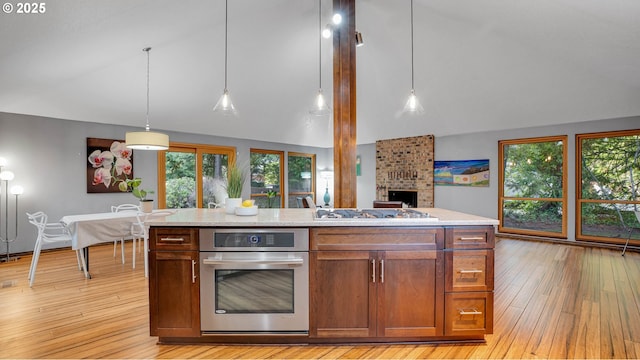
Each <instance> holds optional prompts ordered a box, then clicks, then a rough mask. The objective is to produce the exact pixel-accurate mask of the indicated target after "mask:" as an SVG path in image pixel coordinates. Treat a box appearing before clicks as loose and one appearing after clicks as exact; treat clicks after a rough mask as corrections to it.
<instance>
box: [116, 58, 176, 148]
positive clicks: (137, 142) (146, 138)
mask: <svg viewBox="0 0 640 360" xmlns="http://www.w3.org/2000/svg"><path fill="white" fill-rule="evenodd" d="M142 51H144V52H146V53H147V125H146V126H145V131H135V132H128V133H126V135H125V145H126V147H128V148H129V149H136V150H167V149H168V148H169V135H167V134H162V133H158V132H153V131H149V51H151V48H150V47H146V48H144V49H142Z"/></svg>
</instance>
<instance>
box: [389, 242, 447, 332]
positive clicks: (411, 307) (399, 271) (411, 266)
mask: <svg viewBox="0 0 640 360" xmlns="http://www.w3.org/2000/svg"><path fill="white" fill-rule="evenodd" d="M379 264H380V265H379V282H378V305H377V307H378V334H377V335H378V336H385V337H420V336H439V335H442V334H443V332H444V330H443V329H444V315H443V314H444V261H443V255H442V251H386V252H380V253H379Z"/></svg>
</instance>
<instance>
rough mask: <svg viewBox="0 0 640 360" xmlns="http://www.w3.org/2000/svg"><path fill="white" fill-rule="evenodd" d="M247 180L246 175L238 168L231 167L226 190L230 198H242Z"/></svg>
mask: <svg viewBox="0 0 640 360" xmlns="http://www.w3.org/2000/svg"><path fill="white" fill-rule="evenodd" d="M245 180H246V174H245V172H244V171H242V170H241V169H240V168H239V167H238V166H236V165H233V166H230V167H229V170H228V174H227V185H226V187H225V188H226V190H227V194H229V197H230V198H240V197H242V186H243V185H244V182H245Z"/></svg>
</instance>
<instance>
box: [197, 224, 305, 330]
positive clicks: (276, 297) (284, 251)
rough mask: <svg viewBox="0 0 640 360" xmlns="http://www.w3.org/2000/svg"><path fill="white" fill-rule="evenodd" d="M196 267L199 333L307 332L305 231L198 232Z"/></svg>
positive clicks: (209, 229)
mask: <svg viewBox="0 0 640 360" xmlns="http://www.w3.org/2000/svg"><path fill="white" fill-rule="evenodd" d="M200 264H201V266H200V313H201V315H200V316H201V326H202V331H203V332H204V333H207V332H212V333H305V334H306V333H308V331H309V231H308V229H299V228H295V229H294V228H262V229H253V228H243V229H227V228H206V229H201V230H200Z"/></svg>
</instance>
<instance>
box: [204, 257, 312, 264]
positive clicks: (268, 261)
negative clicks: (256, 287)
mask: <svg viewBox="0 0 640 360" xmlns="http://www.w3.org/2000/svg"><path fill="white" fill-rule="evenodd" d="M202 263H203V264H205V265H242V264H264V265H302V264H304V259H302V258H292V259H229V260H219V259H203V260H202Z"/></svg>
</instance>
